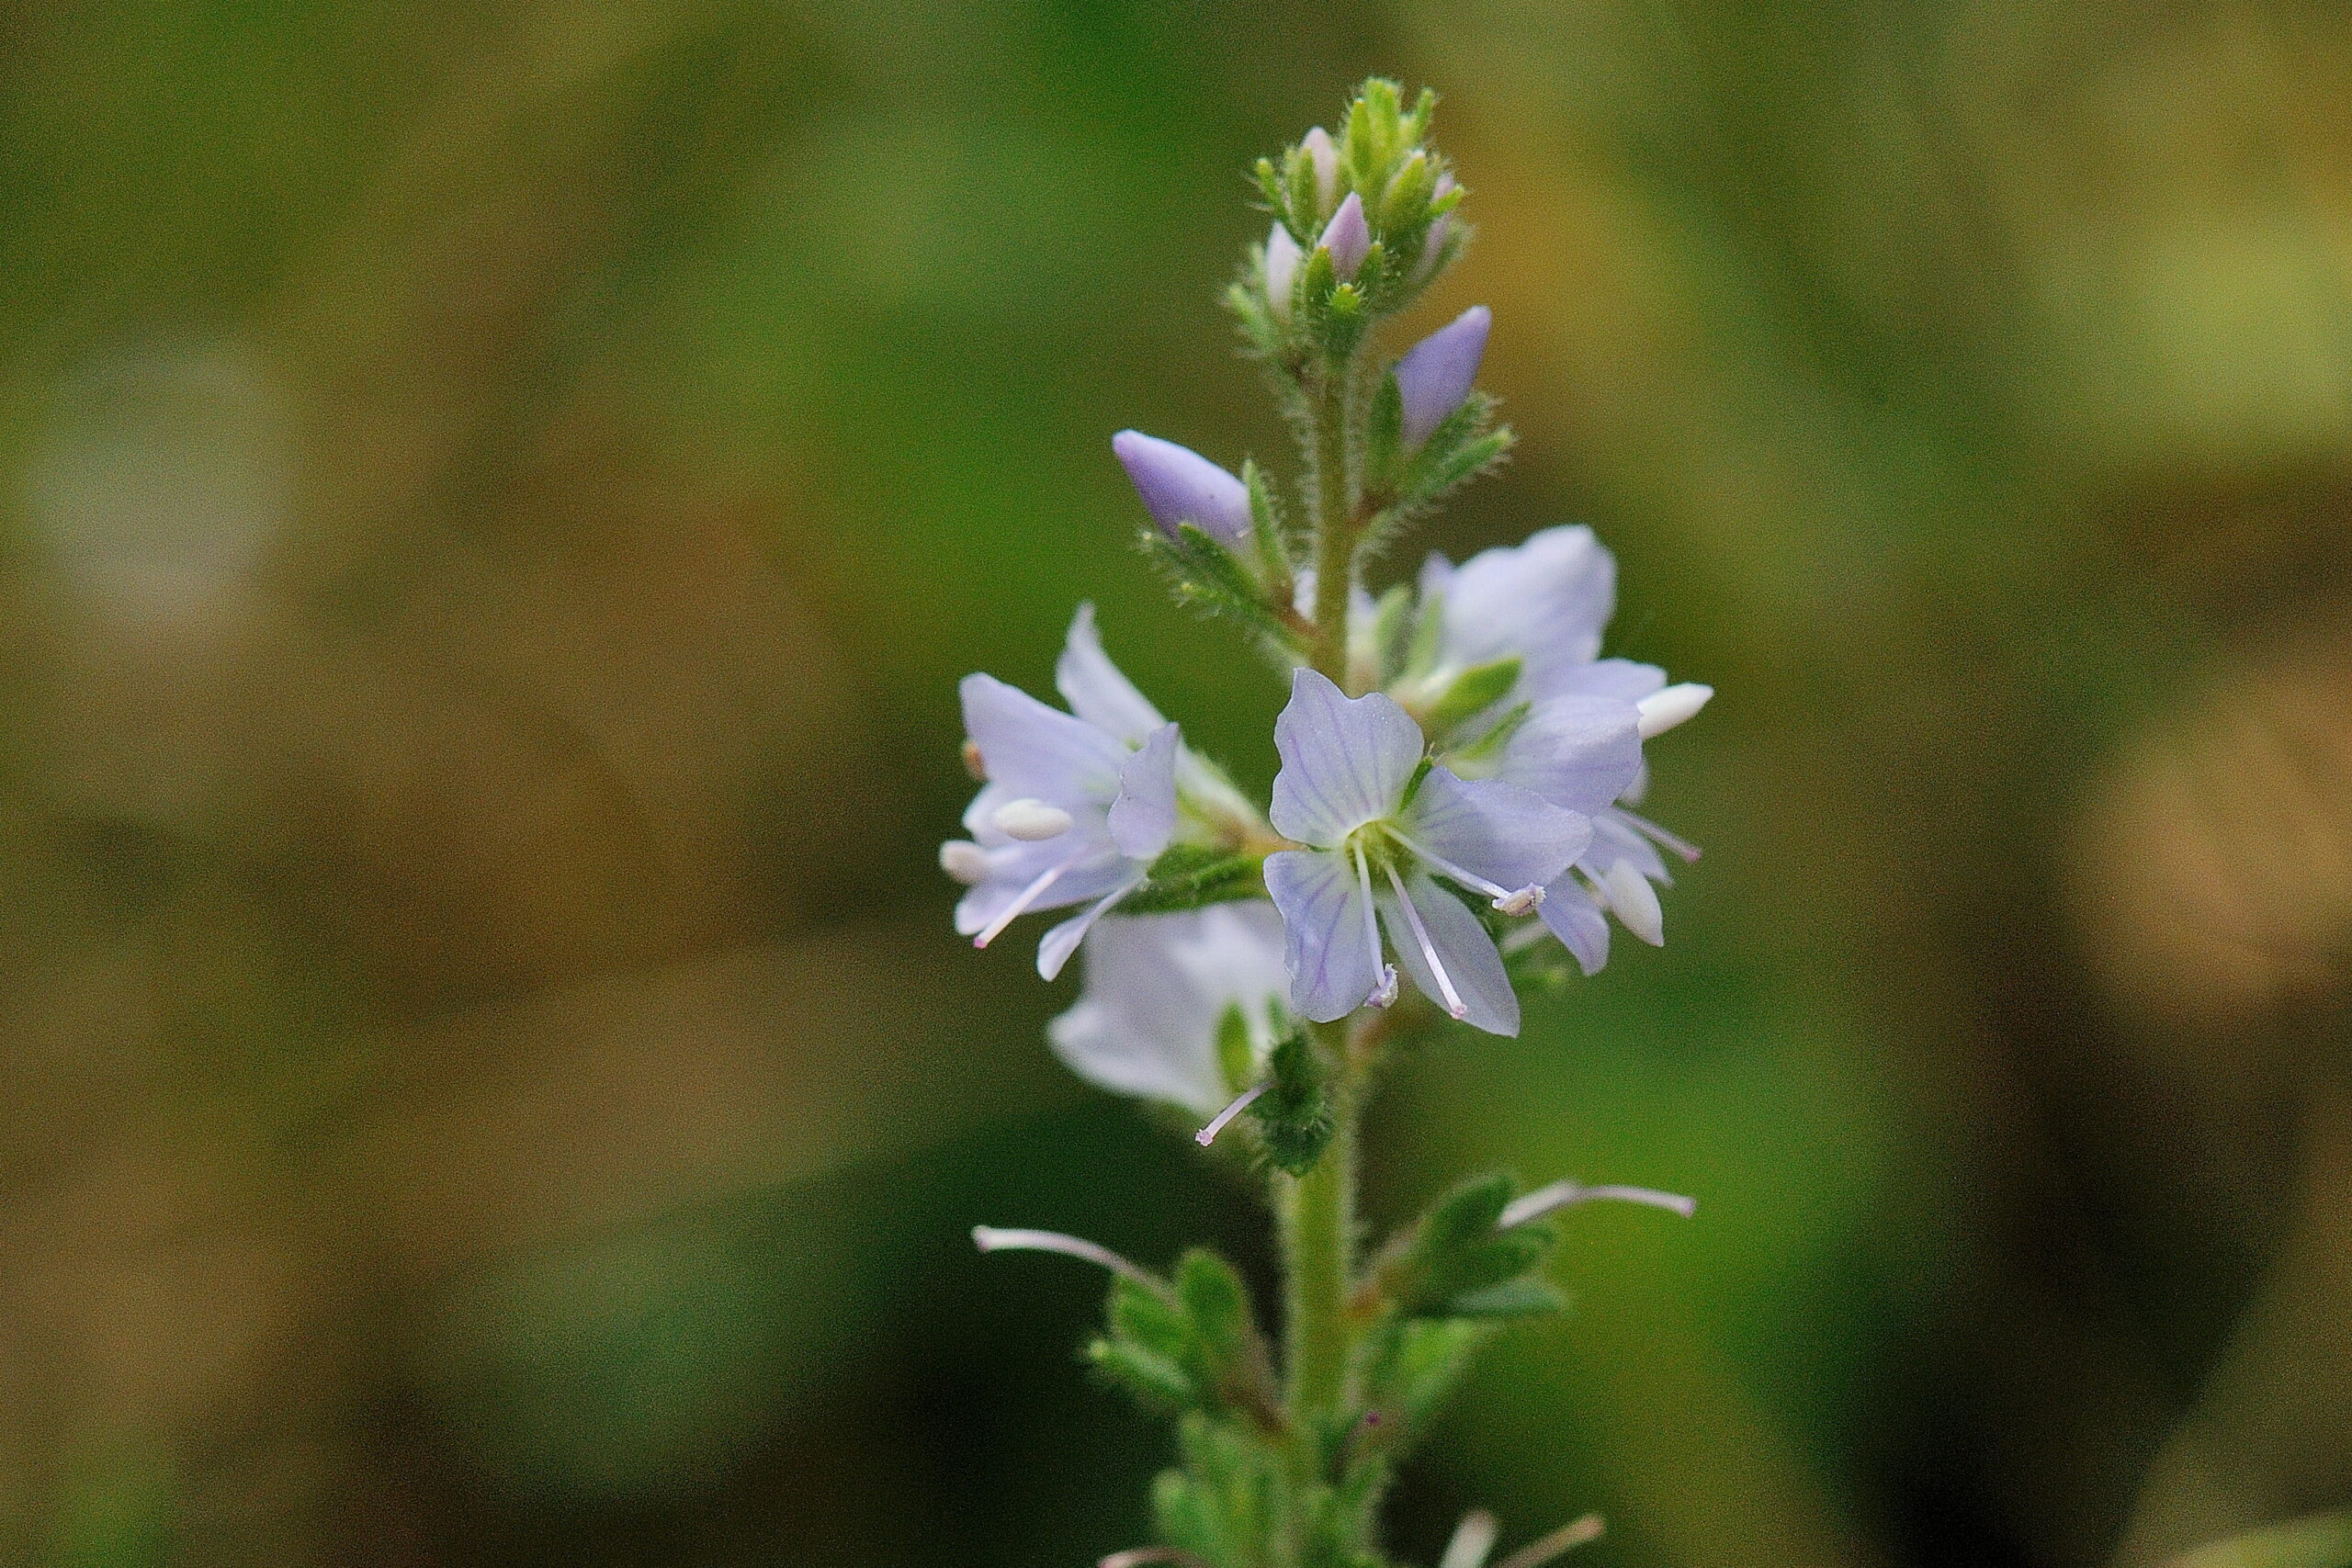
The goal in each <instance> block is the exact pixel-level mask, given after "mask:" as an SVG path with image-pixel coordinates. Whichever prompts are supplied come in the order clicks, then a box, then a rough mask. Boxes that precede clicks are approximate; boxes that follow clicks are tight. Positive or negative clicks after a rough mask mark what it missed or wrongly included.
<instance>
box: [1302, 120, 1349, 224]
mask: <svg viewBox="0 0 2352 1568" xmlns="http://www.w3.org/2000/svg"><path fill="white" fill-rule="evenodd" d="M1299 146H1300V147H1302V148H1304V149H1305V150H1306V161H1307V162H1308V163H1310V164H1314V165H1315V210H1316V211H1317V212H1320V211H1322V210H1323V209H1325V208H1327V207H1329V206H1330V205H1331V203H1332V202H1333V201H1335V200H1337V199H1338V198H1339V195H1340V150H1339V149H1338V148H1337V147H1335V146H1333V145H1332V144H1331V133H1330V132H1329V131H1328V130H1324V129H1323V128H1322V127H1321V126H1319V125H1318V126H1317V127H1316V128H1315V129H1314V130H1310V131H1308V132H1307V133H1306V140H1305V141H1301V142H1300V143H1299Z"/></svg>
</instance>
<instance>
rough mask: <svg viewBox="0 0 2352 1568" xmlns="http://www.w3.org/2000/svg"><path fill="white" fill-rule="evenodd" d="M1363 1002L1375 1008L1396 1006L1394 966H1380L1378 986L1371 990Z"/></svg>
mask: <svg viewBox="0 0 2352 1568" xmlns="http://www.w3.org/2000/svg"><path fill="white" fill-rule="evenodd" d="M1364 1001H1365V1003H1366V1004H1367V1005H1369V1006H1372V1007H1376V1008H1390V1007H1395V1006H1396V1005H1397V965H1395V964H1382V965H1381V966H1380V984H1378V985H1377V986H1374V987H1373V988H1372V995H1370V996H1368V997H1366V998H1364Z"/></svg>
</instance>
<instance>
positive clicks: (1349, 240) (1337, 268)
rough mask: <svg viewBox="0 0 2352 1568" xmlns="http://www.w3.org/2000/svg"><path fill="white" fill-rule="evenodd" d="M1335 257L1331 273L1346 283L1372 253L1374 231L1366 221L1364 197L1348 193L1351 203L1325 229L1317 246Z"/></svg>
mask: <svg viewBox="0 0 2352 1568" xmlns="http://www.w3.org/2000/svg"><path fill="white" fill-rule="evenodd" d="M1315 243H1317V245H1320V246H1321V247H1322V248H1323V249H1325V250H1327V251H1329V252H1330V253H1331V270H1332V271H1334V272H1336V273H1338V274H1339V275H1340V282H1342V283H1345V282H1346V281H1348V280H1349V279H1350V278H1352V277H1353V276H1355V275H1356V268H1358V267H1360V266H1362V265H1363V258H1364V257H1365V256H1366V255H1367V254H1370V252H1371V250H1372V227H1371V225H1370V224H1368V223H1366V222H1365V221H1364V217H1363V197H1360V196H1358V195H1357V194H1356V193H1355V192H1353V191H1350V192H1348V199H1347V200H1345V201H1343V202H1341V203H1340V210H1339V211H1337V212H1334V213H1333V214H1331V221H1329V223H1326V224H1325V225H1324V226H1323V233H1322V237H1321V238H1319V239H1318V240H1317V241H1316V242H1315Z"/></svg>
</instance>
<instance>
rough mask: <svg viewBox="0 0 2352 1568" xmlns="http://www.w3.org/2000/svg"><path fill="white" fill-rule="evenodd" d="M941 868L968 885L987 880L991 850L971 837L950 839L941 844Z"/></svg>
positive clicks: (971, 885)
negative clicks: (973, 840) (985, 848)
mask: <svg viewBox="0 0 2352 1568" xmlns="http://www.w3.org/2000/svg"><path fill="white" fill-rule="evenodd" d="M939 869H940V870H942V871H944V872H945V873H946V874H948V875H950V876H952V877H954V878H955V879H956V881H958V882H960V883H962V884H963V885H964V886H967V887H977V886H979V884H980V883H982V882H983V881H985V880H987V878H988V874H989V852H988V851H986V850H984V849H982V848H980V846H979V845H978V844H976V843H974V842H972V840H969V839H950V840H947V841H946V842H945V843H944V844H942V845H940V846H939Z"/></svg>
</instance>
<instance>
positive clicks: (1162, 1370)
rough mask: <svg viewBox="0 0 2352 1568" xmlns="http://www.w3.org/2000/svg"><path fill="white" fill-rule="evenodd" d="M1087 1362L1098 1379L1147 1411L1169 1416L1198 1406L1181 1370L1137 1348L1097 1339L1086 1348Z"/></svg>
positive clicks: (1197, 1396)
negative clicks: (1168, 1414)
mask: <svg viewBox="0 0 2352 1568" xmlns="http://www.w3.org/2000/svg"><path fill="white" fill-rule="evenodd" d="M1086 1359H1087V1360H1088V1362H1090V1363H1091V1365H1092V1366H1093V1368H1094V1371H1095V1374H1096V1375H1097V1376H1099V1377H1101V1378H1102V1379H1103V1381H1104V1382H1108V1383H1113V1384H1115V1385H1116V1386H1117V1387H1119V1388H1121V1389H1123V1390H1125V1392H1126V1393H1127V1394H1128V1396H1129V1397H1131V1398H1132V1399H1134V1400H1135V1401H1136V1404H1141V1405H1142V1406H1144V1407H1145V1408H1146V1409H1148V1410H1158V1411H1162V1412H1166V1413H1171V1414H1172V1413H1176V1412H1181V1411H1185V1410H1191V1409H1193V1408H1194V1407H1196V1406H1197V1405H1198V1404H1200V1403H1201V1394H1200V1391H1199V1390H1198V1389H1197V1388H1195V1387H1193V1380H1192V1379H1191V1378H1189V1377H1187V1376H1186V1375H1185V1374H1184V1370H1183V1369H1182V1367H1180V1366H1178V1365H1177V1364H1176V1363H1175V1362H1173V1361H1170V1360H1169V1359H1166V1358H1164V1357H1161V1356H1155V1355H1153V1354H1152V1353H1151V1352H1150V1351H1148V1350H1147V1349H1145V1348H1143V1347H1141V1346H1139V1345H1129V1344H1125V1343H1123V1342H1121V1341H1119V1340H1116V1339H1097V1340H1095V1341H1094V1342H1093V1343H1092V1344H1091V1345H1089V1346H1087V1348H1086Z"/></svg>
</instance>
